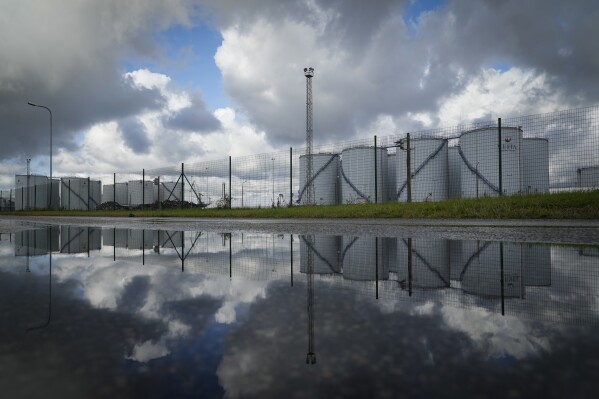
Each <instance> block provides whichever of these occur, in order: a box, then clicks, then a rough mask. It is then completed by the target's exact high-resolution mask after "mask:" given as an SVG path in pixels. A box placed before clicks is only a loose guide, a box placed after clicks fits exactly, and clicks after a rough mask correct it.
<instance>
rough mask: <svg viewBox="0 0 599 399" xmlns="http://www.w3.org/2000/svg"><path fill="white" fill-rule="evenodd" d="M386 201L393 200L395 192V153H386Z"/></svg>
mask: <svg viewBox="0 0 599 399" xmlns="http://www.w3.org/2000/svg"><path fill="white" fill-rule="evenodd" d="M385 183H386V186H387V201H389V202H394V201H395V194H396V193H397V154H387V178H386V180H385Z"/></svg>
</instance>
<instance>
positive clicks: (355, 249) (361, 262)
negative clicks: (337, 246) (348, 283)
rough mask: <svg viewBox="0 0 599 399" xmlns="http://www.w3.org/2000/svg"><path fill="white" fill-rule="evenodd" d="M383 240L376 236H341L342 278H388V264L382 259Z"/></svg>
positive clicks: (370, 279)
mask: <svg viewBox="0 0 599 399" xmlns="http://www.w3.org/2000/svg"><path fill="white" fill-rule="evenodd" d="M383 241H384V240H383V239H382V238H378V239H377V238H376V237H351V236H343V239H342V245H341V253H340V261H341V266H342V269H343V278H344V279H347V280H367V281H375V280H376V279H377V278H378V279H379V280H388V279H389V264H388V263H386V262H385V259H384V253H383V250H384V249H383ZM377 255H378V259H377ZM377 260H378V262H377ZM377 273H378V276H377Z"/></svg>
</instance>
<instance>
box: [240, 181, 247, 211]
mask: <svg viewBox="0 0 599 399" xmlns="http://www.w3.org/2000/svg"><path fill="white" fill-rule="evenodd" d="M246 182H247V180H244V181H243V183H241V207H242V208H243V185H244V184H245V183H246Z"/></svg>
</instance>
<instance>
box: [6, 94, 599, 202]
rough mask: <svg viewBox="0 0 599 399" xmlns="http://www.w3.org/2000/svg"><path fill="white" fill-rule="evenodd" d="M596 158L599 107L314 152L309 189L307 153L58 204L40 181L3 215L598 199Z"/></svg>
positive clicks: (130, 177) (116, 183) (159, 177)
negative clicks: (591, 195) (588, 193)
mask: <svg viewBox="0 0 599 399" xmlns="http://www.w3.org/2000/svg"><path fill="white" fill-rule="evenodd" d="M598 153H599V106H594V107H588V108H580V109H573V110H567V111H558V112H552V113H547V114H539V115H531V116H522V117H516V118H503V119H502V118H499V119H497V120H493V121H485V122H480V121H477V122H471V123H466V124H460V125H457V126H452V127H447V128H437V129H431V130H427V131H418V132H411V133H402V134H397V135H391V136H384V137H377V136H375V135H373V137H372V138H368V139H362V140H355V141H347V142H342V143H334V144H327V145H322V146H316V147H314V149H313V155H312V164H313V166H312V170H313V175H312V177H311V179H306V173H305V169H306V167H305V161H306V156H305V155H304V154H305V149H304V148H287V149H285V150H282V151H279V152H274V153H267V154H258V155H249V156H244V157H235V158H231V157H228V158H226V159H222V160H215V161H206V162H200V163H194V164H180V165H173V166H168V167H164V168H159V169H142V168H140V170H139V171H135V172H127V173H122V172H117V173H113V174H112V175H105V176H96V177H94V178H92V179H88V178H86V179H80V180H81V181H77V178H66V177H63V178H60V180H55V181H54V183H53V185H51V187H55V186H59V187H60V199H58V198H53V199H51V196H54V195H55V194H50V193H49V191H56V189H54V188H52V189H49V188H48V187H50V185H49V184H48V183H47V182H43V181H41V180H40V179H41V178H42V177H39V179H38V178H37V177H36V178H35V179H34V183H31V177H30V178H29V183H25V178H26V176H17V177H16V188H15V189H13V190H6V191H10V192H9V197H10V198H14V199H13V200H12V201H13V202H12V208H11V204H8V205H4V206H2V209H17V210H19V209H28V208H29V209H30V208H37V207H42V208H45V207H48V205H49V204H50V201H52V203H53V204H54V205H53V207H55V208H56V207H58V206H60V207H62V208H64V209H96V208H105V209H121V208H165V207H167V208H172V207H199V208H206V207H208V208H228V207H233V208H241V207H244V208H257V207H262V208H265V207H279V206H290V205H301V204H306V202H307V196H306V195H304V194H305V192H306V187H307V186H308V184H310V185H312V187H313V192H314V203H315V204H318V205H329V204H350V203H364V202H370V203H373V202H377V203H380V202H396V201H399V202H406V201H414V202H420V201H444V200H447V199H451V198H478V197H486V196H497V195H525V194H532V193H549V192H559V191H577V190H590V189H596V188H599V156H598ZM19 177H20V178H21V179H20V180H19ZM38 180H40V181H38ZM32 184H33V187H35V188H34V189H32ZM27 187H29V190H27ZM99 187H101V188H99ZM32 190H33V192H31V191H32ZM98 190H100V191H101V193H100V192H98ZM28 191H29V193H27V192H28ZM38 191H39V192H38ZM3 193H4V191H3ZM19 193H20V194H19ZM40 193H41V194H40ZM3 195H4V194H3ZM44 196H45V197H44ZM38 197H39V198H38ZM3 198H4V197H3ZM32 198H34V199H35V200H34V201H33V202H32V201H31V199H32ZM44 198H46V202H44ZM65 198H67V199H66V200H65ZM9 202H10V201H9ZM0 203H2V204H6V201H4V202H2V200H0ZM57 204H59V205H57Z"/></svg>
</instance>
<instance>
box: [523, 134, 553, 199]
mask: <svg viewBox="0 0 599 399" xmlns="http://www.w3.org/2000/svg"><path fill="white" fill-rule="evenodd" d="M521 158H522V192H523V193H525V194H533V193H548V192H549V140H547V139H542V138H525V139H522V151H521Z"/></svg>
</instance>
